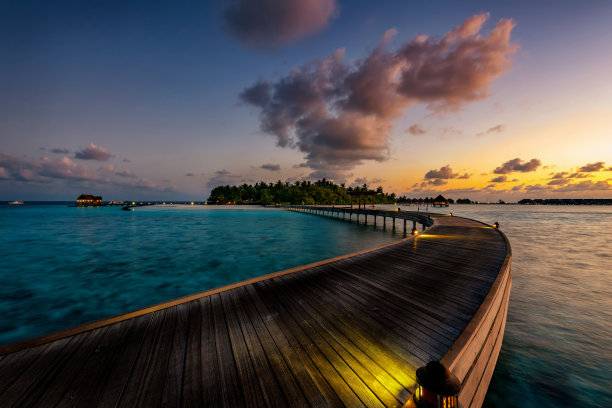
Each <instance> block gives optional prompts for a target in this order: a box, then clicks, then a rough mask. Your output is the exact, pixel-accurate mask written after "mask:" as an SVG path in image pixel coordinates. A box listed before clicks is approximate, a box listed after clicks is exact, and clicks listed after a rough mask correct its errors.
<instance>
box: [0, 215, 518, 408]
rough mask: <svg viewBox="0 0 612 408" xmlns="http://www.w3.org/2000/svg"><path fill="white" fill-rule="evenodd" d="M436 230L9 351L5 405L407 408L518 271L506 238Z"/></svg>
mask: <svg viewBox="0 0 612 408" xmlns="http://www.w3.org/2000/svg"><path fill="white" fill-rule="evenodd" d="M421 216H422V215H421ZM413 218H414V217H413ZM413 218H410V219H413ZM424 222H425V221H424ZM431 223H433V226H432V227H429V229H427V230H426V231H425V233H423V234H422V235H419V236H417V237H409V238H406V239H404V240H401V241H399V242H398V243H394V244H391V245H386V246H384V247H380V248H378V249H375V250H371V251H364V252H361V253H358V254H353V255H350V256H344V257H340V258H335V259H334V260H329V261H323V262H319V263H316V264H311V265H307V266H304V267H299V268H294V269H291V270H288V271H282V272H277V273H275V274H271V275H267V276H265V277H262V278H257V279H252V280H250V281H247V282H242V283H238V284H234V285H230V286H227V287H224V288H220V289H216V290H212V291H208V292H204V293H201V294H196V295H193V296H190V297H188V298H184V299H179V300H176V301H172V302H168V303H165V304H161V305H157V306H154V307H151V308H148V309H144V310H141V311H137V312H134V313H129V314H126V315H123V316H118V317H115V318H111V319H106V320H104V321H101V322H95V323H92V324H88V325H84V326H80V327H77V328H74V329H69V330H65V331H62V332H58V333H53V334H51V335H48V336H43V337H42V338H38V339H33V340H30V341H25V342H21V343H16V344H12V345H8V346H4V347H0V406H2V407H12V406H23V407H35V406H41V407H97V406H100V407H106V406H108V407H117V406H120V407H158V406H166V407H217V406H224V407H232V408H233V407H243V406H249V407H250V406H253V407H260V406H262V407H344V406H346V407H362V406H367V407H400V406H402V405H403V404H404V403H405V402H406V401H407V400H408V398H409V397H410V395H411V393H412V392H413V391H414V389H415V385H416V384H415V371H416V368H417V367H419V366H422V365H424V364H425V363H427V362H428V361H430V360H437V359H443V358H445V357H446V358H447V359H448V358H450V357H448V356H450V355H451V354H453V353H455V354H461V353H462V352H463V351H462V350H464V349H467V348H466V347H464V346H461V347H459V348H460V350H459V349H457V347H458V346H457V344H462V342H466V341H468V340H466V339H467V338H468V337H469V336H468V334H469V333H468V334H466V332H469V331H470V330H473V328H472V326H474V317H475V316H480V315H481V314H483V313H486V312H487V310H484V309H483V304H487V303H488V302H489V301H491V299H492V297H491V296H492V295H491V293H492V289H491V288H492V287H496V286H497V285H498V284H499V282H500V280H499V277H500V271H503V270H504V268H506V269H507V270H508V273H509V256H510V248H509V246H508V244H507V241H506V240H505V238H504V236H503V234H500V233H499V232H498V231H496V230H494V229H492V228H490V227H486V226H484V225H483V224H481V223H478V222H475V221H471V220H467V219H463V218H459V217H449V216H433V218H432V220H431ZM508 279H509V278H508ZM507 285H508V287H509V281H508V283H507ZM505 304H506V305H507V299H506V303H505ZM483 316H484V315H483ZM494 317H495V316H493V317H491V321H492V324H491V327H493V324H494V323H493V318H494ZM479 319H480V318H479ZM482 320H483V321H484V318H483V319H482ZM498 321H499V325H498V326H496V327H501V331H500V330H498V331H497V332H496V333H499V332H501V335H502V336H503V323H505V314H504V315H503V322H502V321H501V320H499V318H497V319H495V322H498ZM489 331H490V330H488V329H487V332H489ZM470 338H471V337H470ZM496 338H497V337H496ZM499 342H500V344H501V338H500V340H499ZM466 344H467V343H466ZM456 349H457V350H456ZM478 350H480V348H479V349H478ZM480 353H481V352H480V351H478V354H480ZM453 355H454V354H453ZM496 356H497V355H496V354H495V358H496ZM453 358H454V357H453ZM470 358H472V357H470ZM472 360H473V358H472ZM453 361H455V360H453ZM457 361H459V360H458V359H457ZM449 362H450V363H452V361H450V360H449ZM447 363H448V362H447ZM494 363H495V362H494V361H493V366H494ZM453 364H454V363H453ZM458 364H459V363H458ZM452 369H453V371H455V368H452ZM460 369H461V368H460V367H459V366H458V367H457V370H460ZM472 370H473V367H468V369H467V370H466V373H467V374H465V375H464V376H462V377H460V378H462V379H463V378H468V377H469V372H471V371H472ZM465 381H467V380H465ZM486 384H487V385H488V380H487V381H486ZM485 392H486V387H485ZM463 405H464V406H467V405H466V404H465V403H463ZM476 405H479V404H478V403H477V404H476Z"/></svg>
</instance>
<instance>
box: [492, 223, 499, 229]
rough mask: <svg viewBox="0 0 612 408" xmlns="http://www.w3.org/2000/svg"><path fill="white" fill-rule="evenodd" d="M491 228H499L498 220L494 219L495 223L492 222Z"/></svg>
mask: <svg viewBox="0 0 612 408" xmlns="http://www.w3.org/2000/svg"><path fill="white" fill-rule="evenodd" d="M493 228H495V229H499V222H497V221H495V224H493Z"/></svg>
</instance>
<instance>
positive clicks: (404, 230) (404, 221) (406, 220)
mask: <svg viewBox="0 0 612 408" xmlns="http://www.w3.org/2000/svg"><path fill="white" fill-rule="evenodd" d="M406 221H407V220H406V219H405V218H404V234H405V233H406Z"/></svg>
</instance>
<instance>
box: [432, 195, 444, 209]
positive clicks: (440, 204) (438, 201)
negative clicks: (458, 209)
mask: <svg viewBox="0 0 612 408" xmlns="http://www.w3.org/2000/svg"><path fill="white" fill-rule="evenodd" d="M433 206H434V207H448V200H447V199H446V198H444V196H443V195H442V194H440V195H439V196H437V197H436V198H434V200H433Z"/></svg>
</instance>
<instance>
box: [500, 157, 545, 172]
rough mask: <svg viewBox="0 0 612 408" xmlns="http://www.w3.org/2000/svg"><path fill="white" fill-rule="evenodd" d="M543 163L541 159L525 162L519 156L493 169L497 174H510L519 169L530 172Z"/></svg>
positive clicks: (519, 170)
mask: <svg viewBox="0 0 612 408" xmlns="http://www.w3.org/2000/svg"><path fill="white" fill-rule="evenodd" d="M541 165H542V162H541V161H540V160H539V159H531V160H529V161H528V162H524V161H522V160H521V159H519V158H516V159H512V160H508V161H507V162H505V163H504V164H502V165H501V166H499V167H497V168H496V169H495V170H493V173H495V174H509V173H512V172H514V171H518V172H521V173H528V172H530V171H535V170H537V168H538V167H540V166H541Z"/></svg>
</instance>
